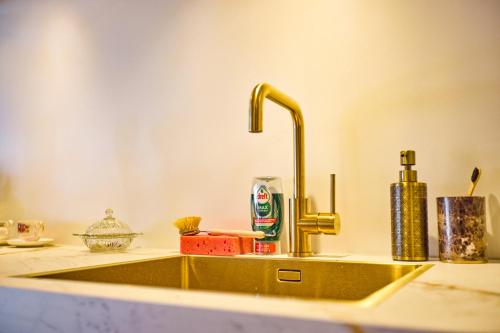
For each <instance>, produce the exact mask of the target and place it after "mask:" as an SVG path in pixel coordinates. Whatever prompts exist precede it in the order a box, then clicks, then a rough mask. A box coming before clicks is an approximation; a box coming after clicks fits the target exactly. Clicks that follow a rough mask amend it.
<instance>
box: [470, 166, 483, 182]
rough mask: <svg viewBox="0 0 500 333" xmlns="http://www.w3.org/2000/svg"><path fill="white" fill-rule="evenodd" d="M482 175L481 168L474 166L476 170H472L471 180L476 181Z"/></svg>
mask: <svg viewBox="0 0 500 333" xmlns="http://www.w3.org/2000/svg"><path fill="white" fill-rule="evenodd" d="M480 175H481V169H479V168H474V171H472V176H471V177H470V180H471V182H473V183H475V182H476V181H477V179H478V178H479V176H480Z"/></svg>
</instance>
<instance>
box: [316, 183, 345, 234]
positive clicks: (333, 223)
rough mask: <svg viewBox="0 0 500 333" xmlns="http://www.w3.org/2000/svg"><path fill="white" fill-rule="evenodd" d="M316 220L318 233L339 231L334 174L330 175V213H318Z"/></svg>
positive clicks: (336, 232)
mask: <svg viewBox="0 0 500 333" xmlns="http://www.w3.org/2000/svg"><path fill="white" fill-rule="evenodd" d="M317 221H318V222H317V223H318V231H319V232H320V233H323V234H330V235H337V234H338V233H340V216H339V214H337V213H336V212H335V174H331V175H330V213H318V215H317Z"/></svg>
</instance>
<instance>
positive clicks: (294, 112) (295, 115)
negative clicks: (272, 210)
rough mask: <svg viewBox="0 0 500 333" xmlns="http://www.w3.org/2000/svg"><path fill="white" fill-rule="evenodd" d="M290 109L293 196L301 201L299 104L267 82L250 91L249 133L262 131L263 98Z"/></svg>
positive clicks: (300, 118)
mask: <svg viewBox="0 0 500 333" xmlns="http://www.w3.org/2000/svg"><path fill="white" fill-rule="evenodd" d="M266 98H267V99H269V100H271V101H273V102H275V103H276V104H278V105H280V106H282V107H284V108H285V109H287V110H288V111H290V115H291V116H292V121H293V152H294V156H295V158H294V160H293V171H294V184H293V197H294V198H296V199H300V200H299V202H302V201H303V199H304V198H305V167H304V120H303V118H302V112H301V111H300V106H299V104H297V102H295V100H293V98H291V97H289V96H287V95H285V94H284V93H282V92H281V91H279V90H278V89H276V88H274V87H273V86H271V85H270V84H268V83H261V84H258V85H257V86H256V87H255V88H254V90H253V91H252V96H251V99H250V112H249V129H248V131H249V132H251V133H260V132H262V110H263V109H264V101H265V99H266Z"/></svg>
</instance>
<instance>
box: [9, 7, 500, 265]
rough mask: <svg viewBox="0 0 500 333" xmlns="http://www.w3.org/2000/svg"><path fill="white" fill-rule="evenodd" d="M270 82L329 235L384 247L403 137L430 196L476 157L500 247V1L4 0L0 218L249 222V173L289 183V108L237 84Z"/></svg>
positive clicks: (78, 222) (173, 239)
mask: <svg viewBox="0 0 500 333" xmlns="http://www.w3.org/2000/svg"><path fill="white" fill-rule="evenodd" d="M262 81H267V82H270V83H272V84H274V85H275V86H277V87H279V88H280V89H281V90H283V91H285V92H287V93H288V94H290V95H291V96H293V97H294V98H295V99H296V100H297V101H298V102H299V104H300V105H301V106H302V109H303V113H304V118H305V124H306V169H307V184H308V189H307V192H308V193H309V194H310V196H311V197H312V198H313V199H314V201H315V206H316V207H319V208H320V209H321V210H325V209H327V208H328V174H329V173H330V172H334V173H336V174H337V179H338V188H337V207H338V211H339V212H340V213H341V214H342V222H343V230H342V233H341V234H340V235H339V236H321V237H319V238H318V239H317V242H318V243H319V244H320V249H321V250H323V251H335V252H358V253H359V252H361V253H374V254H375V253H376V254H389V253H390V205H389V184H390V183H391V182H394V181H396V180H397V174H398V170H399V158H398V154H399V151H400V150H401V149H414V150H416V151H417V170H418V171H419V178H420V180H422V181H425V182H427V184H428V190H429V191H428V192H429V193H428V195H429V228H430V236H431V250H432V252H433V253H434V254H435V253H436V242H437V241H436V234H437V230H436V205H435V197H436V196H440V195H461V194H464V193H465V192H466V190H467V185H468V184H467V183H468V179H469V177H470V173H471V171H472V169H473V167H474V166H476V165H477V166H480V167H482V169H483V176H482V178H481V182H480V183H479V185H478V188H477V194H478V195H484V196H486V197H487V201H488V211H487V213H488V227H489V230H490V232H491V237H490V254H491V255H492V256H496V257H500V2H498V1H396V0H394V1H368V0H366V1H264V0H260V1H250V0H248V1H234V0H227V1H185V0H183V1H153V0H150V1H34V0H33V1H0V218H13V219H18V218H28V217H31V218H40V219H44V220H46V221H47V223H48V229H49V230H48V234H49V235H51V236H54V237H56V238H57V240H58V241H60V242H66V243H69V242H71V243H75V242H79V241H78V240H77V239H74V238H73V237H72V236H71V233H73V232H81V231H83V230H84V229H85V227H86V225H88V224H90V223H92V222H93V221H95V220H97V219H98V218H100V217H101V216H102V215H103V212H104V209H105V208H106V207H112V208H113V209H114V210H115V211H116V215H117V216H118V217H120V218H121V219H122V220H124V221H126V222H128V223H129V224H130V225H131V227H132V228H133V229H134V230H136V231H143V232H144V233H145V235H144V237H143V238H142V239H141V240H140V243H141V244H142V245H144V246H164V247H176V246H177V235H176V233H175V231H174V229H173V227H172V226H171V224H170V222H171V221H172V220H173V219H175V218H176V217H180V216H183V215H188V214H200V215H201V216H203V218H204V221H203V225H205V226H213V227H231V228H247V227H248V225H249V221H248V216H249V205H248V200H249V190H250V182H251V178H252V177H253V176H255V175H279V176H281V177H283V179H284V182H285V189H286V192H287V195H289V194H290V191H291V182H292V139H291V135H292V129H291V121H290V116H289V115H288V114H287V112H284V111H283V110H281V109H279V108H278V107H276V106H274V105H271V104H268V105H266V112H265V117H264V118H265V119H264V133H263V134H261V135H255V134H249V133H248V132H247V110H248V98H249V94H250V91H251V89H252V88H253V86H254V85H255V84H257V83H259V82H262Z"/></svg>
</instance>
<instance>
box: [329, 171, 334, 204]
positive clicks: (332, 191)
mask: <svg viewBox="0 0 500 333" xmlns="http://www.w3.org/2000/svg"><path fill="white" fill-rule="evenodd" d="M330 212H331V213H335V174H334V173H332V174H330Z"/></svg>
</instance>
